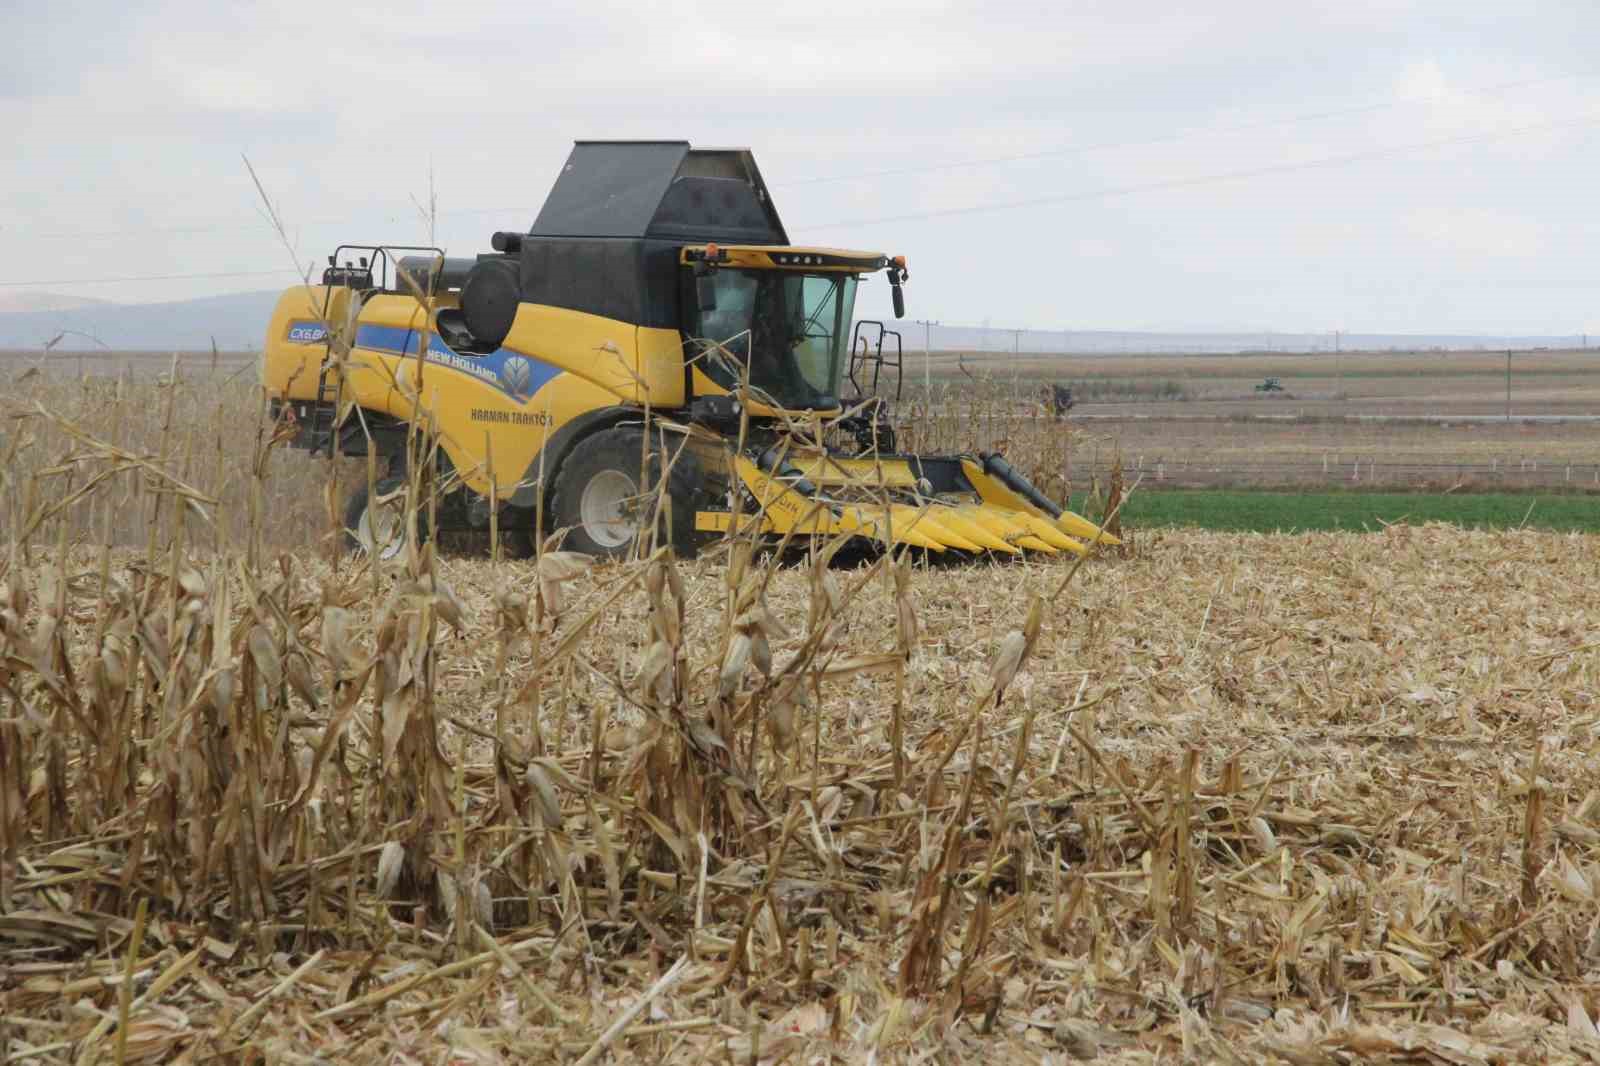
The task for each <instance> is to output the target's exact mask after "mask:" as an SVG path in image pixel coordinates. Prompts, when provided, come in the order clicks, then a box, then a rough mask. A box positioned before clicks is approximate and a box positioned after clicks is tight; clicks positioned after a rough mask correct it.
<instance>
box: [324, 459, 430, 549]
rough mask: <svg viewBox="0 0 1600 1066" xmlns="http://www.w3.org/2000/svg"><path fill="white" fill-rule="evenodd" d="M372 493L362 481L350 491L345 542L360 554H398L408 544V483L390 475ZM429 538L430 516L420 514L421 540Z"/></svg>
mask: <svg viewBox="0 0 1600 1066" xmlns="http://www.w3.org/2000/svg"><path fill="white" fill-rule="evenodd" d="M374 487H375V488H376V489H377V495H376V496H371V497H369V494H368V492H367V486H366V485H361V486H358V487H357V488H356V490H355V491H354V492H352V493H351V494H350V501H349V502H348V503H347V504H345V508H344V535H345V543H346V544H347V545H349V547H350V550H351V551H352V552H354V553H355V554H357V555H371V556H376V557H377V558H378V559H379V560H380V561H382V562H388V561H389V560H390V559H394V558H396V557H398V556H399V555H400V554H401V553H402V552H404V551H405V548H406V493H405V488H406V483H405V479H404V478H398V477H386V478H383V479H382V480H380V481H379V482H378V483H377V485H376V486H374ZM427 539H428V525H427V516H426V515H419V516H418V521H417V543H418V545H419V546H420V545H422V544H423V543H426V542H427Z"/></svg>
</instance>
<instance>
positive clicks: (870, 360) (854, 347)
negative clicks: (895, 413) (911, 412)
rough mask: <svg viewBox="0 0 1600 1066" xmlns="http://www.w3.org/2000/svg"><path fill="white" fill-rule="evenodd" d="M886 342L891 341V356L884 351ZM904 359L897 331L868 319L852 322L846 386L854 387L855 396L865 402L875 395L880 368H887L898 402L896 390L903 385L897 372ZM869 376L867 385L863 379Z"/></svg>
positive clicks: (901, 375)
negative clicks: (891, 371)
mask: <svg viewBox="0 0 1600 1066" xmlns="http://www.w3.org/2000/svg"><path fill="white" fill-rule="evenodd" d="M889 340H893V341H894V349H893V353H892V355H891V354H890V353H888V352H885V351H884V345H885V342H887V341H889ZM904 359H905V351H904V346H903V345H902V344H901V342H900V332H899V331H898V330H893V329H889V328H888V327H887V326H885V325H884V324H883V323H882V322H879V321H877V320H876V319H870V318H869V319H864V320H862V321H860V322H857V323H856V332H855V337H854V339H853V340H852V341H851V344H850V384H852V385H854V386H855V389H856V395H857V396H858V397H860V398H862V399H865V398H866V397H868V396H877V395H879V393H878V384H879V380H880V379H881V377H882V376H883V370H884V368H885V367H888V368H889V369H891V370H893V371H894V398H895V399H896V400H898V399H900V390H901V388H902V387H903V386H904V384H905V380H904V375H903V374H902V373H901V365H902V363H903V362H904ZM869 373H870V375H871V381H870V383H869V382H867V380H866V379H867V377H868V374H869Z"/></svg>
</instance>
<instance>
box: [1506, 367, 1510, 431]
mask: <svg viewBox="0 0 1600 1066" xmlns="http://www.w3.org/2000/svg"><path fill="white" fill-rule="evenodd" d="M1506 421H1507V422H1510V421H1511V351H1510V349H1507V350H1506Z"/></svg>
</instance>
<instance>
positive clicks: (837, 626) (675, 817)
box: [0, 381, 1600, 1066]
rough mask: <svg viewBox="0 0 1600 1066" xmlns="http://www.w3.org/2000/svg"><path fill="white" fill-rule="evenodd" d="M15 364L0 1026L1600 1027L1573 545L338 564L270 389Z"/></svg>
mask: <svg viewBox="0 0 1600 1066" xmlns="http://www.w3.org/2000/svg"><path fill="white" fill-rule="evenodd" d="M29 387H30V388H32V389H33V391H32V392H30V391H29V389H28V388H23V387H18V388H16V389H13V390H12V391H10V392H9V393H8V394H7V396H6V397H5V399H4V401H3V407H4V412H3V413H4V417H5V422H4V429H3V432H4V434H5V437H4V439H3V441H0V454H3V455H4V456H5V463H4V466H3V470H0V479H3V480H0V493H3V495H4V511H3V519H0V521H3V522H4V526H3V530H4V540H3V543H0V550H3V563H0V565H3V570H0V995H3V1006H0V1049H3V1051H4V1053H5V1055H6V1056H8V1059H7V1061H18V1062H38V1063H53V1062H73V1063H99V1062H107V1063H109V1062H115V1063H127V1062H169V1061H175V1062H201V1061H210V1060H212V1059H221V1060H224V1061H239V1062H251V1063H256V1062H273V1063H277V1062H283V1063H301V1062H305V1063H311V1062H334V1061H338V1062H356V1063H368V1062H371V1063H379V1062H382V1063H410V1062H451V1063H480V1062H481V1063H496V1062H517V1061H536V1062H546V1061H558V1062H577V1063H583V1064H589V1063H595V1062H601V1061H616V1062H685V1063H687V1062H703V1061H713V1062H728V1063H741V1064H742V1063H773V1064H775V1063H780V1062H793V1063H812V1062H834V1061H840V1062H857V1061H859V1062H869V1061H874V1062H908V1063H909V1062H927V1061H942V1062H966V1061H979V1060H981V1059H990V1060H993V1061H1017V1062H1027V1063H1037V1064H1041V1066H1042V1064H1044V1063H1062V1062H1067V1061H1075V1060H1099V1061H1107V1062H1123V1063H1153V1062H1157V1061H1180V1060H1181V1061H1196V1062H1201V1061H1206V1062H1210V1061H1224V1062H1256V1061H1272V1060H1277V1061H1285V1062H1292V1063H1300V1062H1307V1063H1310V1062H1355V1061H1376V1060H1386V1059H1387V1060H1393V1061H1411V1062H1415V1061H1429V1062H1431V1061H1444V1062H1451V1063H1476V1062H1484V1063H1488V1062H1512V1061H1526V1062H1552V1061H1571V1062H1586V1061H1595V1060H1596V1059H1597V1058H1600V1032H1597V1030H1596V1027H1595V1024H1594V1019H1595V1018H1597V1017H1600V785H1596V783H1595V782H1596V780H1597V776H1596V771H1597V769H1600V762H1597V757H1600V658H1597V651H1596V642H1597V637H1596V632H1597V630H1600V607H1596V606H1595V604H1594V600H1593V597H1592V596H1591V595H1590V594H1589V591H1588V590H1590V589H1592V588H1594V587H1595V585H1596V582H1597V580H1600V562H1597V560H1600V553H1597V552H1596V550H1595V549H1596V545H1595V542H1594V538H1592V537H1587V538H1586V537H1582V536H1560V535H1552V534H1541V533H1533V532H1512V533H1505V534H1484V533H1471V532H1463V531H1459V530H1453V529H1446V528H1443V527H1424V528H1410V527H1406V526H1394V527H1390V528H1387V529H1385V530H1384V531H1383V532H1381V533H1377V534H1371V535H1365V536H1355V535H1306V536H1293V537H1261V536H1222V535H1210V534H1202V533H1184V534H1142V535H1139V536H1138V538H1137V544H1136V550H1135V551H1134V552H1133V553H1131V555H1129V556H1128V557H1123V558H1117V557H1097V558H1091V559H1089V560H1088V561H1086V562H1082V563H1075V562H1037V561H1024V562H1019V563H1010V564H1004V565H1001V564H992V563H987V562H978V563H973V564H971V565H969V566H966V567H948V566H946V567H937V568H929V567H926V566H924V565H921V564H919V563H914V562H913V561H912V560H911V559H909V558H906V557H895V556H881V557H879V558H877V559H875V560H873V561H871V562H869V563H866V564H863V565H861V566H859V567H856V568H854V569H847V568H843V567H839V566H835V565H830V564H831V560H830V558H829V555H828V551H827V549H826V546H824V547H821V548H818V549H814V550H812V551H811V552H809V553H804V554H800V555H790V556H787V557H782V558H779V557H774V556H772V555H770V554H766V553H762V552H758V551H756V550H754V549H753V548H752V546H751V545H749V544H747V543H740V542H732V543H724V544H722V545H720V546H719V547H717V548H715V549H713V550H711V551H709V552H707V553H705V554H704V555H703V557H702V558H700V559H698V560H696V561H694V562H692V563H681V562H678V561H675V560H673V559H672V558H670V557H669V555H668V554H667V553H665V552H662V551H658V552H655V553H653V554H651V555H650V556H649V557H647V558H643V559H639V560H637V561H633V562H628V563H622V564H610V565H606V566H600V567H596V566H592V565H591V564H590V562H589V561H588V560H587V559H586V558H584V557H580V556H576V555H573V554H571V553H568V552H564V551H561V550H560V549H559V546H558V545H556V544H554V543H550V544H545V545H541V546H540V550H539V552H538V554H537V556H536V557H535V558H533V559H529V560H525V561H505V560H495V559H493V558H487V559H486V558H473V557H465V556H457V555H450V554H436V553H435V551H434V550H433V547H432V546H431V545H423V546H420V547H419V546H418V544H417V543H416V542H415V541H413V542H411V543H410V544H408V547H407V550H406V551H405V553H404V554H403V555H402V556H401V557H399V558H398V559H396V560H394V561H392V562H390V563H384V564H381V565H380V564H369V563H367V562H364V561H360V560H355V559H351V558H349V557H346V556H342V555H340V554H339V553H338V552H337V551H335V550H332V549H333V548H334V545H332V544H330V543H329V541H328V539H327V537H328V533H329V531H330V529H331V528H332V524H331V522H330V508H329V501H328V498H327V495H326V493H325V491H324V488H323V486H324V485H325V484H326V483H327V481H328V477H329V468H328V467H327V464H325V463H324V464H310V463H308V462H307V461H306V460H305V459H304V457H302V456H296V455H284V454H282V452H281V446H280V445H279V444H275V442H274V437H273V434H272V431H271V427H270V426H265V425H263V423H262V422H261V420H260V418H259V417H258V415H257V411H258V410H259V401H257V400H252V399H251V398H250V397H249V395H248V390H244V391H243V393H242V394H241V395H242V398H241V397H232V396H231V395H230V396H227V397H223V398H220V399H214V400H211V401H208V400H206V399H205V398H203V397H204V394H205V390H203V389H198V388H197V389H195V390H193V391H191V392H189V393H186V392H185V391H184V389H185V386H184V385H183V384H182V382H181V381H169V382H167V383H165V384H161V385H151V386H149V387H148V388H149V389H150V390H151V391H149V392H147V393H143V394H140V393H137V391H136V390H133V389H130V387H129V386H127V385H126V383H124V385H123V386H116V385H115V384H114V383H106V382H81V383H74V384H72V385H70V386H61V385H57V384H54V383H51V384H48V385H37V387H34V385H32V384H30V386H29ZM117 388H123V389H124V390H125V391H122V392H117V391H115V389H117ZM72 390H78V391H76V392H74V391H72ZM208 402H209V404H210V405H209V406H208V405H207V404H208ZM922 431H923V432H925V433H926V434H927V436H926V438H924V439H917V440H907V441H905V442H904V443H905V444H906V445H908V446H915V447H919V448H923V447H943V448H947V449H948V448H951V447H976V446H985V445H986V442H992V441H994V440H996V439H1000V437H1001V435H1002V434H1006V435H1012V434H1014V436H1009V437H1008V439H1010V440H1011V446H1010V451H1011V453H1012V454H1013V455H1015V456H1016V457H1017V459H1018V461H1019V463H1022V464H1023V465H1024V470H1025V472H1027V473H1028V474H1029V475H1030V476H1032V475H1034V474H1035V473H1036V472H1037V471H1038V469H1040V468H1039V467H1036V468H1034V469H1028V467H1027V466H1026V465H1025V464H1026V460H1025V457H1024V456H1022V455H1021V454H1020V451H1021V447H1022V445H1023V443H1024V442H1025V440H1026V434H1027V432H1028V431H1029V427H1028V425H1027V424H1025V423H1024V422H1022V421H1018V420H1016V419H1015V416H1012V415H1007V414H1003V413H1001V412H1000V411H999V410H998V408H997V409H996V411H995V413H994V414H993V415H992V417H991V419H990V421H989V423H988V424H987V425H985V424H984V423H983V420H982V418H981V417H978V416H972V415H970V414H969V416H968V419H967V421H966V422H957V421H956V420H955V419H954V418H953V417H952V418H949V419H945V420H940V419H937V418H930V419H929V422H928V424H927V425H925V426H924V427H922ZM979 433H985V434H990V436H988V437H987V438H985V439H978V440H975V441H974V443H973V444H970V445H969V444H967V443H965V441H966V440H968V439H972V435H974V434H979ZM940 434H944V435H945V436H944V437H942V438H941V437H940V436H939V435H940ZM963 435H966V436H963ZM1039 435H1040V436H1041V437H1042V436H1045V434H1042V433H1041V434H1039ZM1058 435H1059V434H1057V433H1055V432H1054V431H1052V432H1051V433H1050V434H1049V436H1050V437H1051V438H1052V439H1053V438H1054V437H1056V436H1058ZM1070 446H1071V445H1070V443H1058V444H1057V445H1055V447H1057V448H1058V449H1065V448H1066V447H1070ZM1041 447H1043V445H1042V444H1041ZM1064 458H1065V454H1064V451H1059V450H1058V451H1057V452H1054V453H1045V454H1044V455H1043V456H1042V457H1036V458H1035V460H1034V461H1035V462H1038V463H1040V464H1041V465H1042V466H1046V465H1047V464H1059V463H1061V462H1062V461H1063V460H1064ZM1046 468H1047V466H1046ZM336 473H338V474H339V476H340V477H341V478H344V479H345V481H344V483H345V484H347V485H350V484H354V482H355V479H357V478H359V477H361V476H362V474H361V472H360V470H359V469H358V468H357V467H356V466H355V464H352V465H351V469H349V470H345V471H342V472H336ZM1039 482H1040V483H1041V486H1042V487H1044V488H1045V489H1046V491H1051V490H1052V489H1053V487H1054V486H1052V485H1050V484H1049V481H1048V478H1040V479H1039ZM413 498H417V497H415V496H414V497H413Z"/></svg>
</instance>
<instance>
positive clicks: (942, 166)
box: [773, 70, 1596, 189]
mask: <svg viewBox="0 0 1600 1066" xmlns="http://www.w3.org/2000/svg"><path fill="white" fill-rule="evenodd" d="M1595 73H1596V72H1595V71H1592V70H1591V71H1580V72H1578V73H1574V74H1561V75H1557V76H1554V77H1549V78H1531V79H1526V80H1523V81H1508V82H1502V83H1500V84H1498V85H1485V86H1481V87H1479V88H1473V89H1460V90H1457V91H1458V92H1460V93H1462V94H1463V95H1466V96H1489V95H1493V94H1495V93H1501V92H1506V91H1508V90H1511V89H1522V88H1527V87H1529V86H1532V85H1546V84H1549V83H1551V82H1558V81H1572V80H1573V79H1575V78H1588V77H1593V76H1594V75H1595ZM1427 102H1429V101H1427V100H1395V99H1391V100H1385V101H1379V102H1376V103H1371V104H1362V105H1359V106H1356V107H1345V108H1337V109H1335V110H1331V111H1312V112H1308V113H1306V114H1300V115H1286V116H1283V117H1281V118H1273V119H1263V120H1261V121H1259V122H1245V123H1240V124H1237V125H1233V126H1219V127H1216V128H1214V129H1206V128H1196V129H1190V130H1179V131H1177V132H1175V133H1166V134H1161V135H1159V136H1155V137H1147V138H1143V139H1141V140H1134V141H1105V142H1101V143H1098V144H1085V145H1078V146H1076V147H1071V148H1052V149H1048V150H1046V151H1042V152H1024V153H1021V154H1017V155H999V156H987V157H984V158H980V159H967V160H962V161H958V162H951V163H929V164H917V165H914V166H904V167H891V168H888V169H884V170H863V171H857V172H855V173H853V174H834V175H824V176H821V177H814V178H798V179H796V180H794V181H784V182H777V183H776V184H774V186H773V188H778V189H787V188H792V187H798V186H801V185H827V184H833V183H836V182H842V181H857V180H863V179H867V178H891V177H900V176H902V175H906V174H930V173H934V172H937V171H944V170H961V169H967V168H971V167H985V166H992V165H995V164H1001V163H1022V162H1028V161H1031V160H1035V159H1057V158H1060V157H1062V156H1073V155H1086V154H1088V153H1090V152H1102V151H1111V150H1114V149H1118V148H1141V147H1145V146H1147V145H1152V144H1167V143H1170V142H1172V141H1181V140H1184V139H1186V138H1188V137H1193V136H1201V135H1204V136H1218V135H1221V134H1227V133H1246V132H1249V131H1251V130H1261V129H1272V128H1275V127H1278V126H1292V125H1296V124H1298V123H1301V122H1319V121H1322V120H1325V119H1330V118H1346V117H1349V116H1351V115H1366V114H1372V113H1373V112H1377V111H1387V110H1390V109H1391V108H1396V107H1404V106H1408V105H1411V104H1421V103H1427Z"/></svg>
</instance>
